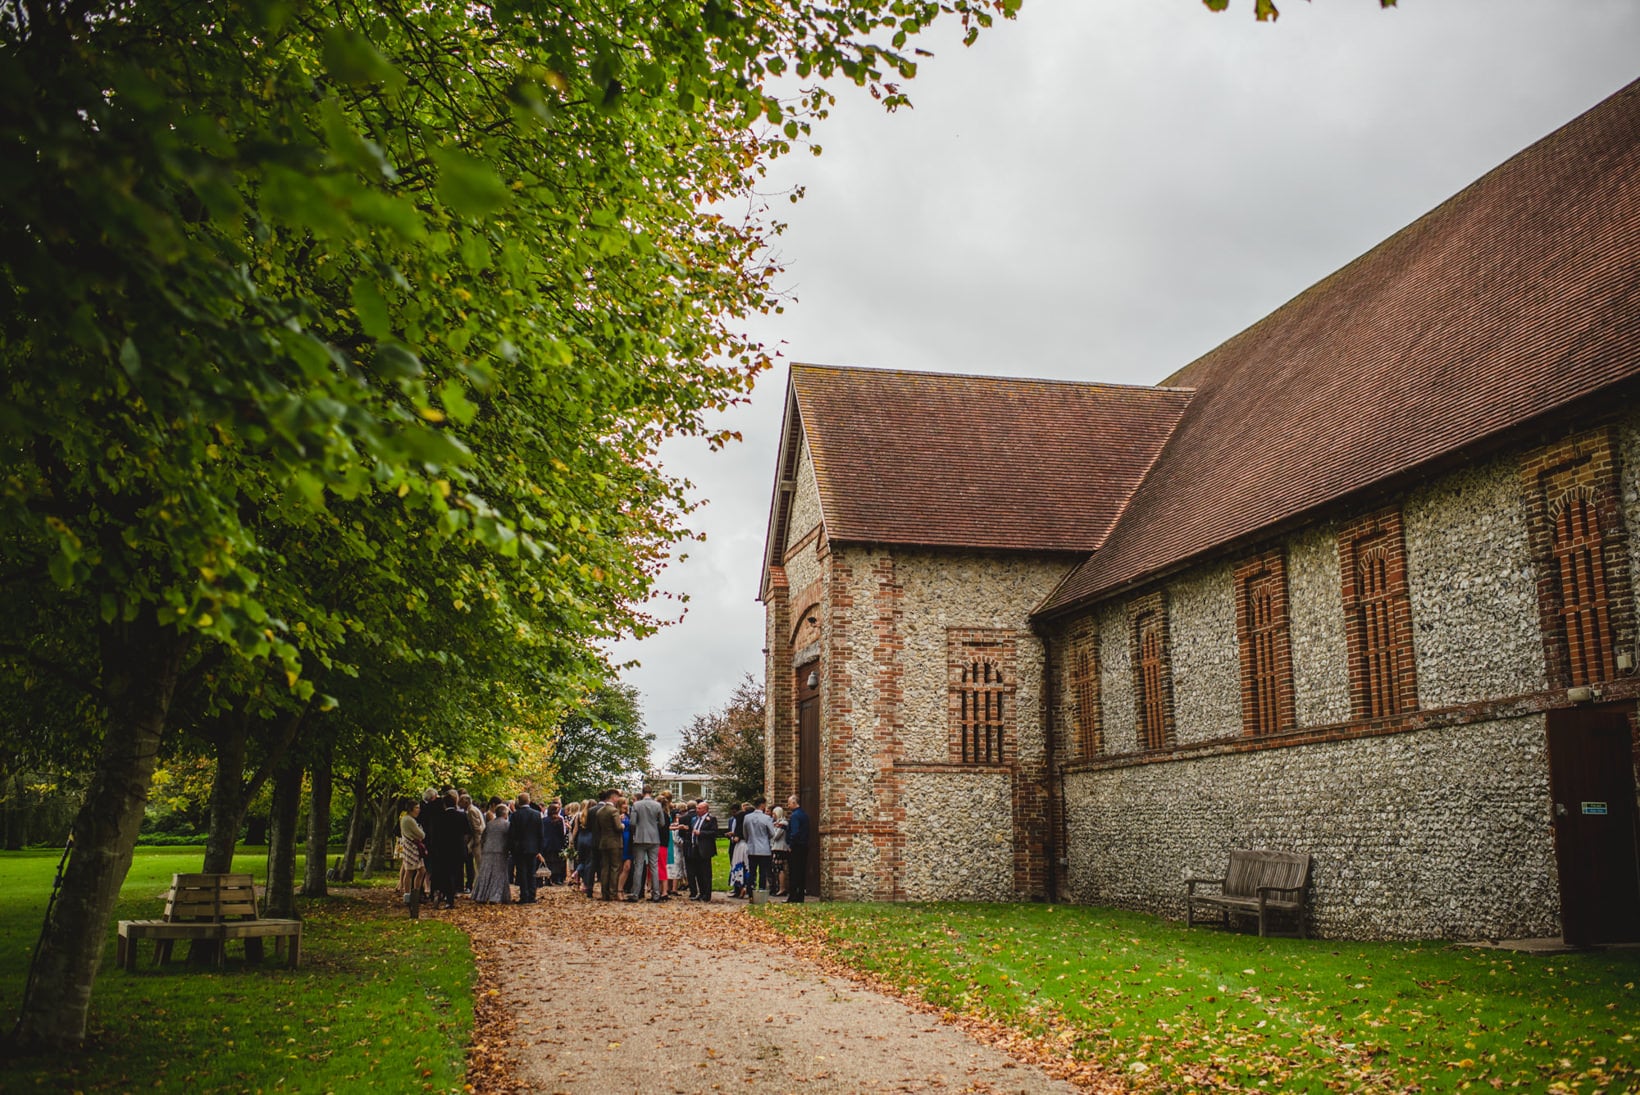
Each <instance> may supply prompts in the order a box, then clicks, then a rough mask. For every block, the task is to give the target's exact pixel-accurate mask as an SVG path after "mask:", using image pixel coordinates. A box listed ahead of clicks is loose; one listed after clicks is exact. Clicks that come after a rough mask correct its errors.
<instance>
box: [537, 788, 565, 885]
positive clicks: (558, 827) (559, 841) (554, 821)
mask: <svg viewBox="0 0 1640 1095" xmlns="http://www.w3.org/2000/svg"><path fill="white" fill-rule="evenodd" d="M565 835H566V834H565V832H564V815H563V813H562V812H561V807H560V806H559V805H558V803H556V802H554V803H551V804H550V805H548V806H547V816H546V817H544V818H542V819H541V854H542V855H544V856H546V857H547V885H549V886H562V885H563V884H564V844H565Z"/></svg>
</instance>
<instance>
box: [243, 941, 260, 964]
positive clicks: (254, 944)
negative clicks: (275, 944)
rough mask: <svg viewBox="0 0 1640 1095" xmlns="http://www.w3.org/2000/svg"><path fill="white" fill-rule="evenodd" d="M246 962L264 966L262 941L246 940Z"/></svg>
mask: <svg viewBox="0 0 1640 1095" xmlns="http://www.w3.org/2000/svg"><path fill="white" fill-rule="evenodd" d="M245 961H247V962H250V963H252V964H253V965H258V966H259V965H261V964H262V940H260V939H255V938H252V939H247V940H245Z"/></svg>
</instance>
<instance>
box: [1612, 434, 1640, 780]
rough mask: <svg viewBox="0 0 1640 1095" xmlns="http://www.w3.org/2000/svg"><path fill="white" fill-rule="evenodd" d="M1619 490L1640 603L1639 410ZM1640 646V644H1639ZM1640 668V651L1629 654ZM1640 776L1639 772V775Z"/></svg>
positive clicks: (1622, 451) (1621, 454)
mask: <svg viewBox="0 0 1640 1095" xmlns="http://www.w3.org/2000/svg"><path fill="white" fill-rule="evenodd" d="M1617 475H1618V480H1617V489H1618V491H1619V493H1620V494H1621V495H1622V506H1623V524H1624V525H1625V527H1626V528H1627V530H1628V534H1629V581H1630V584H1631V585H1632V586H1633V587H1634V592H1635V598H1636V600H1640V411H1637V412H1634V413H1631V414H1628V415H1625V416H1624V417H1623V420H1622V422H1621V423H1620V424H1619V425H1618V428H1617ZM1636 646H1637V647H1640V643H1637V644H1636ZM1629 653H1630V654H1631V655H1633V656H1634V657H1635V663H1636V664H1637V665H1640V650H1631V651H1630V652H1629ZM1637 775H1640V773H1637Z"/></svg>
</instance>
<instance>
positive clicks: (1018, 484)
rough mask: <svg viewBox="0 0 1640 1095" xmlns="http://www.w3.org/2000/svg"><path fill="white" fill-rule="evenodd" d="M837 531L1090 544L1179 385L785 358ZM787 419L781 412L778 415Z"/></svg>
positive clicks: (829, 521)
mask: <svg viewBox="0 0 1640 1095" xmlns="http://www.w3.org/2000/svg"><path fill="white" fill-rule="evenodd" d="M791 390H792V394H793V396H794V397H795V401H796V408H797V412H798V416H799V418H800V419H801V422H802V427H803V430H804V433H805V435H806V436H807V438H808V442H809V447H810V451H811V453H812V454H813V460H814V471H815V479H816V481H817V482H818V484H819V488H820V505H821V510H822V512H823V514H824V518H825V525H826V534H827V536H828V537H829V538H830V539H832V540H834V541H853V542H865V543H881V544H915V545H922V546H930V547H936V546H937V547H957V548H985V549H998V550H1020V551H1065V552H1085V551H1091V550H1092V549H1094V548H1096V547H1098V546H1099V545H1100V544H1101V543H1102V542H1103V541H1104V538H1105V534H1106V533H1107V532H1108V531H1109V530H1110V527H1111V525H1112V524H1113V523H1114V522H1115V520H1116V516H1117V514H1118V513H1119V512H1121V508H1122V506H1123V504H1124V503H1126V502H1127V500H1128V498H1129V496H1130V495H1132V493H1133V490H1134V488H1135V487H1136V486H1138V484H1139V481H1140V480H1141V479H1142V478H1143V477H1144V474H1145V471H1146V470H1147V469H1148V468H1149V467H1150V465H1151V463H1152V462H1153V461H1154V460H1155V458H1156V453H1157V451H1158V450H1159V449H1160V448H1161V446H1162V444H1163V442H1165V441H1166V439H1167V435H1168V432H1169V431H1170V430H1171V429H1172V428H1173V426H1174V424H1175V423H1176V422H1177V421H1178V420H1179V415H1180V413H1181V412H1182V411H1183V410H1184V408H1185V406H1186V404H1188V403H1189V401H1190V394H1189V393H1188V392H1183V391H1178V390H1175V389H1170V388H1146V387H1136V386H1131V385H1121V384H1083V383H1073V382H1067V381H1054V380H1019V379H1007V378H999V377H982V376H953V375H949V374H943V373H917V372H902V371H894V370H885V369H856V368H837V367H831V366H820V365H793V366H792V370H791ZM788 425H789V424H788Z"/></svg>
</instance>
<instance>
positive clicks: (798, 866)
mask: <svg viewBox="0 0 1640 1095" xmlns="http://www.w3.org/2000/svg"><path fill="white" fill-rule="evenodd" d="M811 838H812V834H811V832H810V830H809V815H808V811H807V810H804V809H803V805H802V803H800V802H798V801H797V796H796V795H793V796H792V797H791V798H788V799H787V800H786V843H787V844H788V845H789V846H790V847H791V851H790V852H789V853H787V862H788V863H789V864H790V867H789V870H790V872H791V880H790V881H789V882H787V883H786V889H787V891H789V892H788V893H787V896H786V900H787V901H791V902H795V903H797V904H799V905H801V904H802V903H803V892H804V890H805V889H806V888H807V887H808V883H809V842H810V840H811Z"/></svg>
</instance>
